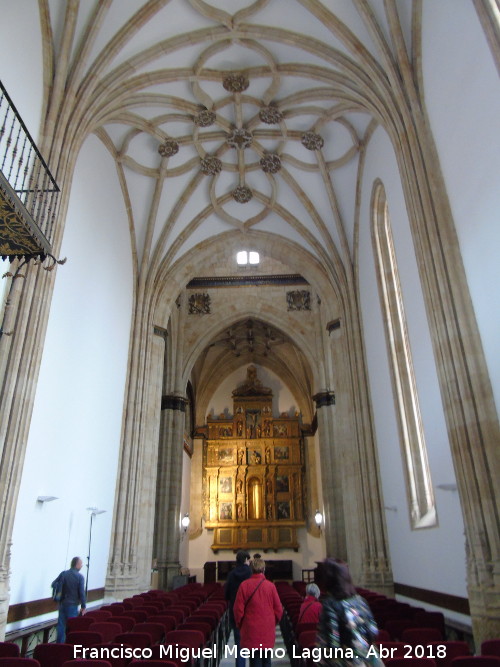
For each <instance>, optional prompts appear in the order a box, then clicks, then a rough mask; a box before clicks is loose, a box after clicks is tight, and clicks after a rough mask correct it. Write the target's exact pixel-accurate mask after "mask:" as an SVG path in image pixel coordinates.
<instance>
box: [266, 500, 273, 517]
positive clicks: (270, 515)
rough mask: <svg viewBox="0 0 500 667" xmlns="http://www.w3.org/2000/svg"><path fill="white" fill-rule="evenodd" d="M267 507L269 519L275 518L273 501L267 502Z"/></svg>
mask: <svg viewBox="0 0 500 667" xmlns="http://www.w3.org/2000/svg"><path fill="white" fill-rule="evenodd" d="M266 509H267V512H266V515H267V519H272V518H273V505H272V503H267V508H266Z"/></svg>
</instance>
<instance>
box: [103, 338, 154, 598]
mask: <svg viewBox="0 0 500 667" xmlns="http://www.w3.org/2000/svg"><path fill="white" fill-rule="evenodd" d="M155 333H156V332H155ZM135 334H136V335H133V341H134V343H133V349H132V353H131V357H132V359H131V373H130V378H129V385H128V386H129V392H128V395H127V398H126V407H128V410H126V420H125V424H124V433H123V439H122V447H121V452H120V461H119V466H118V482H117V490H116V497H115V511H114V516H113V529H112V538H111V551H110V560H109V564H108V574H107V577H106V594H107V595H109V596H112V597H115V598H117V599H122V598H124V597H127V596H130V595H134V594H136V593H138V592H141V591H144V590H148V589H149V588H150V584H151V563H152V552H153V528H154V510H155V494H156V475H157V457H158V433H159V424H160V397H161V382H162V366H163V358H164V350H165V342H164V339H163V337H162V336H161V335H154V336H153V335H151V332H149V335H148V332H147V331H143V332H141V335H138V333H137V332H135Z"/></svg>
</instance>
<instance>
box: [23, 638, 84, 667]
mask: <svg viewBox="0 0 500 667" xmlns="http://www.w3.org/2000/svg"><path fill="white" fill-rule="evenodd" d="M33 657H34V658H35V660H38V662H39V663H40V667H62V665H63V664H64V663H65V662H66V661H67V660H73V658H74V657H75V654H74V647H73V644H38V645H37V646H35V650H34V651H33Z"/></svg>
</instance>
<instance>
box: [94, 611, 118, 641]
mask: <svg viewBox="0 0 500 667" xmlns="http://www.w3.org/2000/svg"><path fill="white" fill-rule="evenodd" d="M112 618H113V617H112ZM89 630H90V631H91V632H99V634H100V635H101V636H102V642H103V644H108V643H109V642H112V641H114V639H115V637H116V635H119V634H120V633H121V632H123V630H122V626H121V625H120V624H119V623H114V622H112V621H98V622H97V623H93V624H92V625H91V626H90V628H89Z"/></svg>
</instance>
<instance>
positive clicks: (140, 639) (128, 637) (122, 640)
mask: <svg viewBox="0 0 500 667" xmlns="http://www.w3.org/2000/svg"><path fill="white" fill-rule="evenodd" d="M115 642H116V643H117V644H128V645H129V646H132V647H133V648H149V647H150V646H151V635H150V634H149V633H147V632H122V633H121V634H119V635H117V636H116V637H115Z"/></svg>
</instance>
